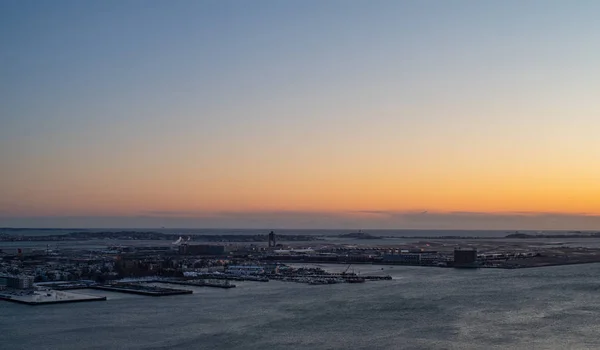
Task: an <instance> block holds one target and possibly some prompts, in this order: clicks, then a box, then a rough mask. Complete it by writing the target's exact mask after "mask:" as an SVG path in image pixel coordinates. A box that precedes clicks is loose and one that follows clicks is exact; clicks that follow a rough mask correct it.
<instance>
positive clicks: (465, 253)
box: [454, 248, 477, 267]
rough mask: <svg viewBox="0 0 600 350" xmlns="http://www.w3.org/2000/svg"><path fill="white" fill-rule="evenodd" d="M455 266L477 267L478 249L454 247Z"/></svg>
mask: <svg viewBox="0 0 600 350" xmlns="http://www.w3.org/2000/svg"><path fill="white" fill-rule="evenodd" d="M454 267H477V249H470V248H469V249H461V248H457V249H454Z"/></svg>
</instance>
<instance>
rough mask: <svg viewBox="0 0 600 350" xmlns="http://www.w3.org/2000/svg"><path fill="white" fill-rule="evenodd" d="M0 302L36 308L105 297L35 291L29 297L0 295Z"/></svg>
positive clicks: (104, 298) (102, 299) (99, 299)
mask: <svg viewBox="0 0 600 350" xmlns="http://www.w3.org/2000/svg"><path fill="white" fill-rule="evenodd" d="M0 300H6V301H11V302H13V303H19V304H26V305H32V306H36V305H48V304H66V303H81V302H86V301H105V300H106V297H105V296H92V295H84V294H76V293H68V292H57V291H44V292H38V291H36V292H34V294H30V295H13V294H5V293H3V294H0Z"/></svg>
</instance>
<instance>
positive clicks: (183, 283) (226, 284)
mask: <svg viewBox="0 0 600 350" xmlns="http://www.w3.org/2000/svg"><path fill="white" fill-rule="evenodd" d="M156 282H158V283H165V284H177V285H181V286H191V287H213V288H224V289H229V288H235V287H236V285H235V284H231V283H229V281H228V280H224V282H216V281H215V282H211V281H205V280H186V281H175V280H160V281H156Z"/></svg>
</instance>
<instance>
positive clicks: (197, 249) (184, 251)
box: [179, 244, 225, 255]
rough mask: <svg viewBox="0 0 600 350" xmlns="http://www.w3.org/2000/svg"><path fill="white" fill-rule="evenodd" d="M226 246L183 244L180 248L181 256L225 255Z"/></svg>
mask: <svg viewBox="0 0 600 350" xmlns="http://www.w3.org/2000/svg"><path fill="white" fill-rule="evenodd" d="M224 253H225V246H222V245H212V244H182V245H180V246H179V254H181V255H223V254H224Z"/></svg>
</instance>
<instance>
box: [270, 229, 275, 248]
mask: <svg viewBox="0 0 600 350" xmlns="http://www.w3.org/2000/svg"><path fill="white" fill-rule="evenodd" d="M275 244H276V241H275V232H273V231H271V233H269V247H275Z"/></svg>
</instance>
